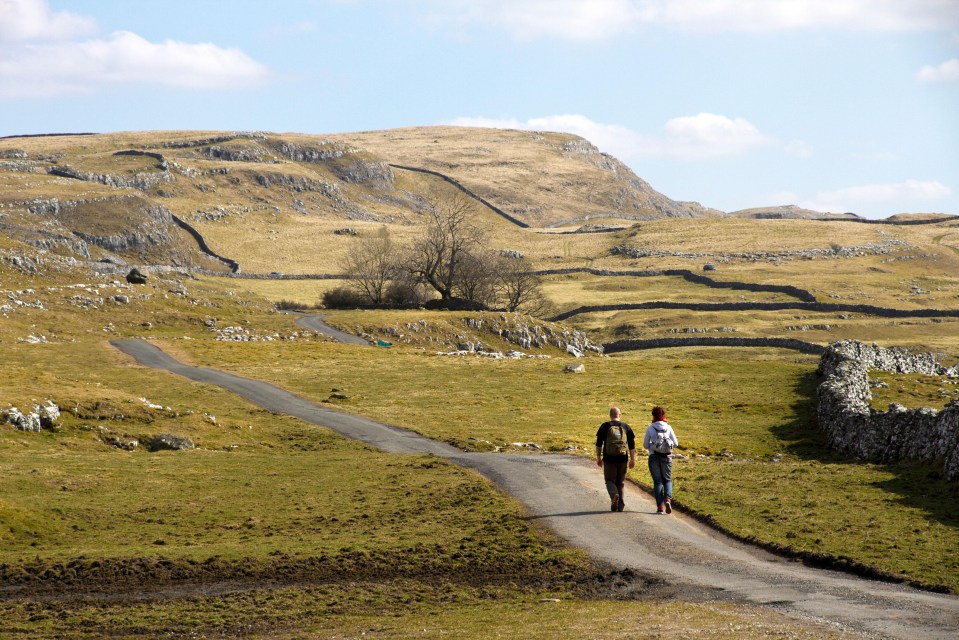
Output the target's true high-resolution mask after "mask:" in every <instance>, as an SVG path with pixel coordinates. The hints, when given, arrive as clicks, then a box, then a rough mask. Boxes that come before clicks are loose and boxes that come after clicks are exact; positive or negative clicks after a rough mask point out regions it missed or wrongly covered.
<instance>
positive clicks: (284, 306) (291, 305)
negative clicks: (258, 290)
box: [276, 300, 310, 311]
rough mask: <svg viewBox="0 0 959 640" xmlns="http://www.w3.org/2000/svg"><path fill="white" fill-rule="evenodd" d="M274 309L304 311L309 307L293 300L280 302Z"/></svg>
mask: <svg viewBox="0 0 959 640" xmlns="http://www.w3.org/2000/svg"><path fill="white" fill-rule="evenodd" d="M276 308H277V309H279V310H280V311H306V310H307V309H309V308H310V307H309V305H306V304H303V303H302V302H294V301H293V300H280V301H279V302H277V303H276Z"/></svg>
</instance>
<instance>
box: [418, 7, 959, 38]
mask: <svg viewBox="0 0 959 640" xmlns="http://www.w3.org/2000/svg"><path fill="white" fill-rule="evenodd" d="M407 4H410V5H413V6H414V7H415V8H416V9H418V10H424V8H425V12H426V14H427V15H429V16H430V17H432V18H433V19H434V20H437V21H438V22H440V23H441V24H443V25H445V26H447V25H450V24H452V25H457V26H467V25H471V24H485V25H489V26H492V27H494V28H498V29H502V30H504V31H506V32H508V33H510V34H511V35H513V36H514V37H516V38H520V39H529V38H537V37H556V38H563V39H570V40H596V39H601V38H607V37H612V36H616V35H619V34H622V33H625V32H627V31H629V30H632V29H635V28H637V27H640V26H643V25H668V26H674V27H677V28H680V29H686V30H691V31H737V32H740V31H753V32H766V31H783V30H791V29H817V28H822V29H842V30H852V31H917V30H943V29H956V28H959V2H954V1H953V0H910V1H909V2H904V1H902V0H775V1H773V0H408V3H407Z"/></svg>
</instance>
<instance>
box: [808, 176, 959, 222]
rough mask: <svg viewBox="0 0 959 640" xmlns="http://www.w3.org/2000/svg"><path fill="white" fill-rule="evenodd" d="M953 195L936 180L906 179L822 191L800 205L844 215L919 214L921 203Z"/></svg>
mask: <svg viewBox="0 0 959 640" xmlns="http://www.w3.org/2000/svg"><path fill="white" fill-rule="evenodd" d="M950 196H952V189H951V188H949V187H948V186H946V185H944V184H942V183H941V182H939V181H937V180H906V181H905V182H898V183H894V184H870V185H861V186H854V187H845V188H843V189H836V190H834V191H823V192H820V193H818V194H816V196H815V197H814V198H812V199H810V200H808V201H805V202H800V203H799V206H801V207H804V208H807V209H813V210H815V211H831V212H836V213H845V212H847V211H852V212H858V211H862V210H876V209H877V208H879V209H882V210H884V211H886V212H887V213H888V214H891V213H900V212H911V213H919V212H922V211H923V210H924V209H925V208H926V207H927V205H925V204H920V202H927V201H934V200H942V199H945V198H948V197H950Z"/></svg>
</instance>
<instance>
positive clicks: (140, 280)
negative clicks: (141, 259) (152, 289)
mask: <svg viewBox="0 0 959 640" xmlns="http://www.w3.org/2000/svg"><path fill="white" fill-rule="evenodd" d="M127 282H129V283H130V284H146V283H147V276H146V274H144V273H143V272H141V271H140V270H139V269H137V268H135V267H134V268H133V269H130V273H128V274H127Z"/></svg>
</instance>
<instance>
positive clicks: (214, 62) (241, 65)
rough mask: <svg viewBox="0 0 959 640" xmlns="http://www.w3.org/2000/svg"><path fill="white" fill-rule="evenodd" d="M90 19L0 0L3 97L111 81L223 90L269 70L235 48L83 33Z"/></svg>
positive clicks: (41, 2) (33, 1)
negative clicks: (155, 41)
mask: <svg viewBox="0 0 959 640" xmlns="http://www.w3.org/2000/svg"><path fill="white" fill-rule="evenodd" d="M95 29H96V23H95V21H94V20H93V19H91V18H88V17H85V16H80V15H76V14H72V13H68V12H65V11H57V12H55V11H52V10H51V9H50V7H49V5H48V4H47V2H46V0H0V99H17V98H45V97H52V96H59V95H66V94H74V93H84V92H91V91H95V90H97V89H99V88H102V87H105V86H111V85H124V84H134V83H135V84H153V85H162V86H169V87H181V88H188V89H224V88H233V87H243V86H249V85H253V84H256V83H258V82H260V81H262V80H263V79H265V78H266V76H267V75H268V69H267V68H266V67H265V66H264V65H262V64H260V63H259V62H256V61H255V60H252V59H251V58H250V57H249V56H247V55H246V54H245V53H243V52H242V51H240V50H239V49H225V48H222V47H219V46H217V45H215V44H211V43H197V44H193V43H186V42H177V41H174V40H167V41H165V42H161V43H154V42H149V41H147V40H145V39H144V38H142V37H141V36H139V35H137V34H135V33H130V32H128V31H118V32H116V33H113V34H111V35H110V36H109V37H107V38H96V39H86V40H84V39H82V37H83V36H86V35H87V34H89V33H91V32H93V31H95Z"/></svg>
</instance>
